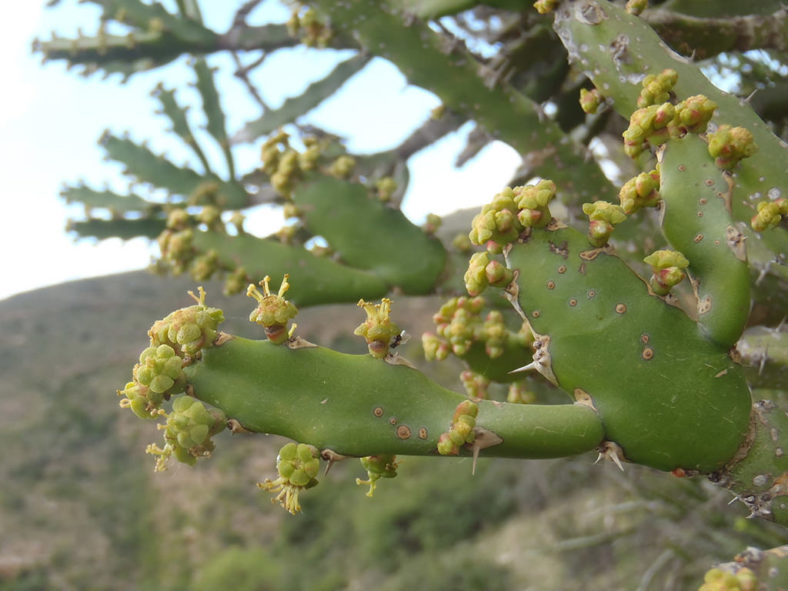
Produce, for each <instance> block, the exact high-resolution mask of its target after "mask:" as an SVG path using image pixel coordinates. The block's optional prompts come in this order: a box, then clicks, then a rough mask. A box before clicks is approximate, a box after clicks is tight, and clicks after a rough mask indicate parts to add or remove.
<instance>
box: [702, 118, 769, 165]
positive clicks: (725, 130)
mask: <svg viewBox="0 0 788 591" xmlns="http://www.w3.org/2000/svg"><path fill="white" fill-rule="evenodd" d="M757 151H758V145H757V144H756V143H755V139H754V138H753V137H752V133H750V131H749V130H747V129H745V128H743V127H731V126H730V125H720V126H719V127H718V128H717V130H716V131H715V132H713V133H710V134H709V155H710V156H711V157H712V158H714V163H715V164H716V165H717V167H718V168H721V169H723V170H733V168H734V167H735V166H736V165H737V164H738V163H739V161H740V160H742V159H743V158H747V157H749V156H752V155H753V154H755V153H756V152H757Z"/></svg>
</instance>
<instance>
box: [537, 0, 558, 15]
mask: <svg viewBox="0 0 788 591" xmlns="http://www.w3.org/2000/svg"><path fill="white" fill-rule="evenodd" d="M556 6H558V0H536V2H534V8H535V9H536V12H538V13H539V14H548V13H550V12H552V11H553V9H555V7H556Z"/></svg>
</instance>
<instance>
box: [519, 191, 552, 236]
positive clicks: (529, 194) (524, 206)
mask: <svg viewBox="0 0 788 591" xmlns="http://www.w3.org/2000/svg"><path fill="white" fill-rule="evenodd" d="M513 192H514V201H515V203H516V204H517V207H518V208H519V211H518V212H517V219H518V220H519V221H520V223H521V224H522V225H523V226H524V227H525V228H544V227H545V226H546V225H547V224H549V223H550V220H552V219H553V218H552V216H551V215H550V210H549V209H548V207H547V206H548V204H549V203H550V201H552V200H553V199H555V194H556V186H555V183H554V182H553V181H548V180H543V181H539V182H538V183H536V184H535V185H525V186H524V187H515V188H514V189H513Z"/></svg>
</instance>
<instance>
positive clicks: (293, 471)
mask: <svg viewBox="0 0 788 591" xmlns="http://www.w3.org/2000/svg"><path fill="white" fill-rule="evenodd" d="M276 470H277V472H279V477H278V478H277V479H276V480H270V479H266V480H265V482H258V483H257V486H258V487H259V488H261V489H263V490H266V491H269V492H273V493H278V494H277V496H276V497H274V498H273V499H271V502H274V503H276V502H278V503H279V504H280V505H281V506H282V507H284V508H285V509H287V511H288V512H290V513H291V514H293V515H295V514H296V513H298V512H299V511H301V505H300V504H299V502H298V493H299V492H300V491H301V490H304V489H307V488H312V487H313V486H315V485H316V484H317V474H318V472H319V471H320V456H319V454H318V451H317V449H315V448H314V447H313V446H311V445H307V444H305V443H298V444H296V443H288V444H287V445H285V446H284V447H283V448H282V449H280V450H279V455H278V456H277V458H276Z"/></svg>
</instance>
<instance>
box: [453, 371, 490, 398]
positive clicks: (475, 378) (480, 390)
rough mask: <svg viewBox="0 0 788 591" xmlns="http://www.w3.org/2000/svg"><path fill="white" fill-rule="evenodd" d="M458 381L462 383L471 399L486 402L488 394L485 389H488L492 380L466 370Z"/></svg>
mask: <svg viewBox="0 0 788 591" xmlns="http://www.w3.org/2000/svg"><path fill="white" fill-rule="evenodd" d="M460 381H461V382H462V385H463V387H464V388H465V391H466V392H467V393H468V396H470V397H471V398H480V399H483V400H487V399H488V398H489V393H488V391H487V388H489V387H490V384H491V383H492V380H490V379H489V378H487V377H485V376H483V375H482V374H480V373H476V372H475V371H471V370H469V369H466V370H465V371H463V372H462V373H461V374H460Z"/></svg>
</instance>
